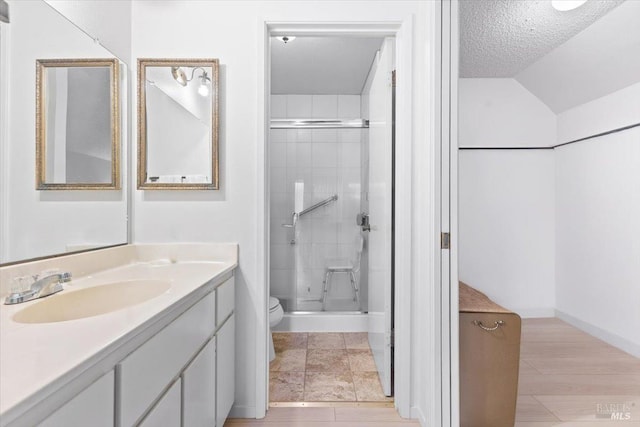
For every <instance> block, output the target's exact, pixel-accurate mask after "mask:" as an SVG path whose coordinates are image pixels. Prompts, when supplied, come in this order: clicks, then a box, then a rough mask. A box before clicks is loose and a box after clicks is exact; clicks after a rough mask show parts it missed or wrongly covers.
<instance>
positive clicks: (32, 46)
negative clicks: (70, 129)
mask: <svg viewBox="0 0 640 427" xmlns="http://www.w3.org/2000/svg"><path fill="white" fill-rule="evenodd" d="M34 28H38V31H34ZM7 34H8V37H7V41H8V46H7V48H8V49H7V55H8V58H9V60H8V61H7V62H6V63H4V62H3V64H2V66H3V70H2V72H3V73H5V72H8V76H9V79H8V93H7V95H8V99H9V102H8V106H9V109H8V120H7V122H6V123H3V126H7V127H8V133H7V141H8V142H7V147H6V150H7V154H8V158H9V159H10V161H5V162H3V164H2V171H1V175H2V178H1V179H2V180H3V181H5V182H8V185H6V187H3V188H6V191H7V194H6V195H5V197H6V199H4V200H7V204H6V206H3V212H2V214H3V215H7V221H3V222H2V224H3V225H4V226H5V227H6V230H4V229H3V230H2V239H3V240H5V243H6V253H5V254H3V255H2V258H3V259H2V261H1V262H8V261H13V260H19V259H25V258H32V257H36V256H44V255H50V254H54V253H61V252H65V250H66V247H67V245H98V246H100V245H104V244H115V243H124V242H126V241H127V232H126V227H127V223H126V212H127V208H126V200H125V199H126V198H125V195H124V191H36V190H35V165H36V155H35V145H36V144H35V123H36V118H35V110H36V106H35V105H36V104H35V96H34V94H35V87H36V86H35V61H36V59H38V58H73V57H89V58H105V57H111V56H112V55H111V54H110V53H109V52H107V51H106V50H105V49H104V48H102V47H101V46H99V45H96V44H95V43H93V41H92V40H91V39H90V38H89V37H87V36H86V35H85V34H84V33H82V32H81V31H79V30H78V29H77V28H76V27H75V26H73V25H72V24H70V23H69V22H68V21H67V20H66V19H64V18H63V17H61V16H60V15H59V14H58V13H57V12H56V11H54V10H53V9H52V8H50V7H49V6H48V5H47V4H46V3H44V2H35V1H34V2H31V1H28V2H12V3H11V24H10V25H8V26H7ZM3 89H4V88H3ZM125 114H126V109H125V110H123V115H125ZM125 144H126V137H125V138H123V145H124V146H126V145H125ZM122 161H123V164H126V153H123V156H122ZM122 183H123V185H126V179H125V178H123V181H122ZM54 224H55V227H54V226H53V225H54Z"/></svg>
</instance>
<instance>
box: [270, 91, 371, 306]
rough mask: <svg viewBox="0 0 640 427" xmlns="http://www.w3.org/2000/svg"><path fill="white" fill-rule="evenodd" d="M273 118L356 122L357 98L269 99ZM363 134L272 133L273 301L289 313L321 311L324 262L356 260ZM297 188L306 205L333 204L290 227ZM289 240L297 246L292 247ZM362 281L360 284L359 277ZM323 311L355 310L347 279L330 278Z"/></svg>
mask: <svg viewBox="0 0 640 427" xmlns="http://www.w3.org/2000/svg"><path fill="white" fill-rule="evenodd" d="M271 115H272V118H345V119H354V118H361V111H360V96H359V95H272V96H271ZM362 132H366V130H361V129H272V130H271V138H270V147H269V148H270V153H269V156H270V173H271V175H270V180H271V206H270V209H271V252H270V254H271V295H272V296H275V297H278V298H279V299H280V300H281V301H282V302H283V305H284V307H285V310H286V311H295V310H305V311H307V310H318V309H319V308H320V304H319V303H318V302H317V300H319V299H320V297H321V293H322V281H323V279H324V274H325V268H326V266H327V265H328V264H331V263H335V262H336V261H340V260H354V259H355V258H356V252H357V248H358V238H359V235H360V228H359V227H358V226H357V225H356V221H355V217H356V214H357V213H358V212H359V211H360V199H361V190H362V189H361V154H360V153H361V148H362V147H361V144H362V136H363V135H362ZM295 182H303V183H304V207H305V208H307V207H309V206H311V205H313V204H315V203H317V202H319V201H321V200H324V199H326V198H328V197H330V196H332V195H334V194H337V195H338V200H337V201H336V202H333V203H330V204H329V205H327V206H325V207H323V208H320V209H318V210H316V211H314V212H313V213H310V214H308V215H305V216H304V217H302V218H300V219H299V221H298V225H297V227H296V232H295V235H294V232H293V230H292V229H291V228H285V227H283V226H282V224H288V223H291V215H292V213H293V210H294V188H295ZM292 241H295V243H294V244H292ZM360 282H361V283H364V282H365V280H364V278H362V279H361V280H360ZM331 284H332V286H331V292H330V294H329V298H328V300H327V310H355V309H362V310H366V307H364V306H365V305H366V302H361V307H358V305H357V304H355V303H354V302H353V301H352V296H353V293H352V291H351V285H350V282H349V280H348V277H347V276H346V275H345V274H337V275H334V277H333V279H332V281H331Z"/></svg>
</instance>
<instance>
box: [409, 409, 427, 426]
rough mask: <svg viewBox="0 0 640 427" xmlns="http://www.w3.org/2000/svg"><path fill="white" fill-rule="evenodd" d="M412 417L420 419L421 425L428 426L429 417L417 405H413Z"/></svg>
mask: <svg viewBox="0 0 640 427" xmlns="http://www.w3.org/2000/svg"><path fill="white" fill-rule="evenodd" d="M411 419H413V420H418V421H419V422H420V426H422V427H427V418H426V417H425V416H424V414H423V413H422V410H421V409H420V408H418V407H417V406H412V407H411Z"/></svg>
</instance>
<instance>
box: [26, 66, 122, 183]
mask: <svg viewBox="0 0 640 427" xmlns="http://www.w3.org/2000/svg"><path fill="white" fill-rule="evenodd" d="M119 81H120V78H119V63H118V60H117V59H112V58H109V59H37V60H36V190H119V189H120V100H119Z"/></svg>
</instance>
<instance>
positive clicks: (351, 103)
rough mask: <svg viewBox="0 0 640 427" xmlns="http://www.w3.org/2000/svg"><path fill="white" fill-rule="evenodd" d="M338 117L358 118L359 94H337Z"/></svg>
mask: <svg viewBox="0 0 640 427" xmlns="http://www.w3.org/2000/svg"><path fill="white" fill-rule="evenodd" d="M338 117H339V118H343V119H358V118H360V117H361V116H360V95H338Z"/></svg>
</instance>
